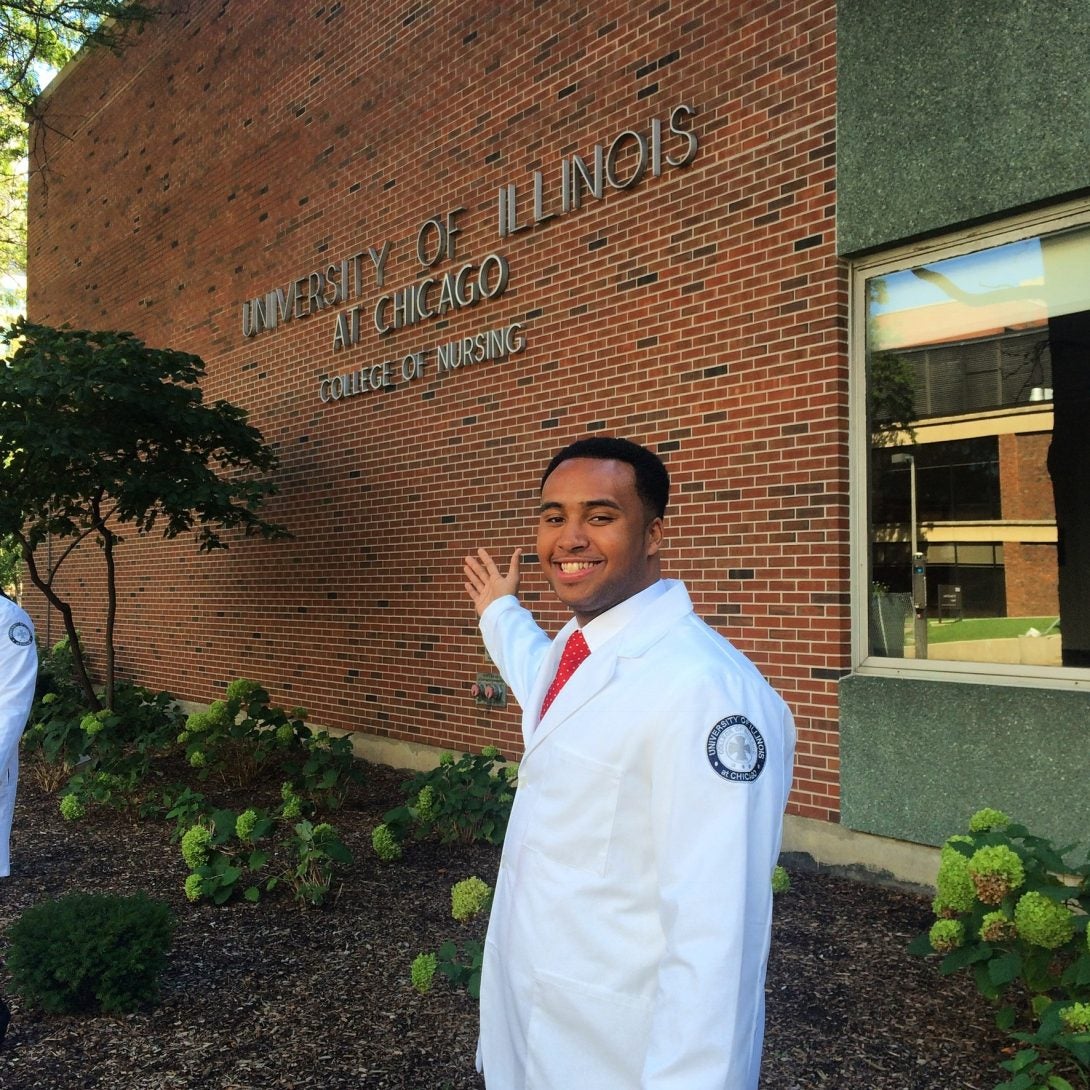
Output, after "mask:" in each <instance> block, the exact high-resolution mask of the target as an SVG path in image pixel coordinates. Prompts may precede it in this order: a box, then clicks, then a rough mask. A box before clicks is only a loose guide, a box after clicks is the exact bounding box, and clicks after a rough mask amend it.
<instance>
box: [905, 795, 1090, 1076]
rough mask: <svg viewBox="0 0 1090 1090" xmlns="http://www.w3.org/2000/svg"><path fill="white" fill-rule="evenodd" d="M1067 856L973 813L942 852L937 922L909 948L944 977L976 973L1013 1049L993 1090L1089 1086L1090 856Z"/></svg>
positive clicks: (992, 815)
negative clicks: (934, 958)
mask: <svg viewBox="0 0 1090 1090" xmlns="http://www.w3.org/2000/svg"><path fill="white" fill-rule="evenodd" d="M1071 851H1072V849H1071V848H1070V847H1066V848H1062V849H1057V848H1055V847H1054V846H1053V845H1052V844H1051V843H1050V842H1049V841H1048V840H1047V839H1044V838H1042V837H1038V836H1034V835H1032V834H1031V833H1030V832H1029V830H1028V829H1026V828H1025V827H1024V826H1022V825H1019V824H1016V823H1015V822H1013V821H1011V819H1010V818H1008V817H1007V816H1006V815H1005V814H1004V813H1002V812H1001V811H999V810H995V809H991V808H987V809H984V810H979V811H978V812H977V813H975V814H974V815H973V816H972V818H971V819H970V821H969V832H968V834H967V835H966V834H958V835H954V836H951V837H950V838H949V839H948V840H947V841H946V843H945V844H944V845H943V847H942V849H941V852H940V855H939V871H938V876H937V879H936V883H935V884H936V896H935V900H934V902H933V903H932V908H933V910H934V913H935V916H936V920H935V923H934V924H933V925H932V926H931V928H930V930H929V931H928V932H927V933H926V934H924V935H921V936H919V937H918V938H917V939H916V940H915V942H913V943H912V945H911V947H910V950H911V951H912V952H913V953H916V954H931V953H937V954H941V955H942V960H941V962H940V963H939V971H940V972H941V973H942V974H944V975H948V974H951V973H956V972H959V971H962V970H965V971H970V972H972V974H973V978H974V980H975V982H976V986H977V989H978V990H979V991H980V992H981V994H982V995H984V996H985V997H986V998H987V999H989V1000H990V1001H992V1003H994V1004H995V1007H996V1024H997V1025H998V1026H999V1028H1000V1029H1003V1030H1006V1031H1008V1032H1009V1033H1010V1034H1011V1035H1012V1036H1013V1037H1014V1039H1015V1040H1016V1041H1017V1042H1018V1044H1019V1046H1020V1047H1019V1048H1018V1049H1017V1050H1016V1051H1015V1053H1014V1055H1013V1057H1012V1058H1011V1059H1008V1060H1005V1061H1004V1062H1003V1063H1002V1064H1001V1067H1002V1068H1003V1069H1004V1070H1005V1071H1007V1072H1008V1073H1009V1075H1010V1078H1009V1079H1007V1080H1006V1081H1005V1082H1002V1083H1000V1084H999V1085H998V1086H997V1087H996V1090H1074V1087H1075V1086H1076V1085H1078V1086H1083V1087H1086V1086H1090V945H1088V942H1090V936H1088V931H1087V913H1088V912H1090V854H1088V855H1087V861H1086V862H1084V863H1082V864H1081V865H1077V864H1073V863H1069V862H1067V860H1066V859H1065V856H1067V855H1068V854H1070V852H1071ZM1072 1078H1075V1079H1077V1080H1078V1082H1077V1083H1072V1081H1071V1079H1072Z"/></svg>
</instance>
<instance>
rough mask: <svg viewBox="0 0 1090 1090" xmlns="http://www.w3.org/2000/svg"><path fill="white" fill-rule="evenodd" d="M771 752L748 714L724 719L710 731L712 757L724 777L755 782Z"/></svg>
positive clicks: (739, 781)
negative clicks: (748, 717) (747, 716)
mask: <svg viewBox="0 0 1090 1090" xmlns="http://www.w3.org/2000/svg"><path fill="white" fill-rule="evenodd" d="M767 756H768V751H767V748H766V747H765V740H764V738H763V737H761V732H760V731H759V730H758V729H757V728H756V727H755V726H754V725H753V724H752V723H751V722H750V721H749V720H748V719H747V718H746V717H745V716H744V715H728V716H727V717H726V718H725V719H720V720H719V722H718V723H716V724H715V726H714V727H712V729H711V731H710V732H709V734H708V761H709V763H710V764H711V766H712V768H713V769H714V770H715V772H716V774H717V775H719V776H722V777H723V779H724V780H731V781H734V782H736V783H752V782H753V781H754V780H755V779H756V778H757V777H758V776H759V775H760V774H761V770H762V769H763V768H764V766H765V760H766V759H767Z"/></svg>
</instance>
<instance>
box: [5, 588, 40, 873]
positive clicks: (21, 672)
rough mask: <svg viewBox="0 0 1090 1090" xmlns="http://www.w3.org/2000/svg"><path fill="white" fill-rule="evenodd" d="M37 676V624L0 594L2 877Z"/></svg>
mask: <svg viewBox="0 0 1090 1090" xmlns="http://www.w3.org/2000/svg"><path fill="white" fill-rule="evenodd" d="M37 676H38V651H37V648H36V647H35V645H34V624H33V622H32V621H31V619H30V618H29V617H28V616H27V614H26V613H24V612H23V610H22V609H21V608H20V607H19V606H17V605H16V604H15V603H14V602H13V601H12V600H11V599H10V598H7V597H5V596H4V595H3V594H2V593H0V878H6V877H7V876H8V874H9V873H10V854H9V853H10V846H9V845H10V837H11V819H12V815H13V814H14V812H15V786H16V783H17V781H18V779H19V739H20V738H21V737H22V735H23V728H24V727H25V726H26V721H27V718H28V716H29V715H30V707H31V705H32V704H33V703H34V683H35V680H36V679H37Z"/></svg>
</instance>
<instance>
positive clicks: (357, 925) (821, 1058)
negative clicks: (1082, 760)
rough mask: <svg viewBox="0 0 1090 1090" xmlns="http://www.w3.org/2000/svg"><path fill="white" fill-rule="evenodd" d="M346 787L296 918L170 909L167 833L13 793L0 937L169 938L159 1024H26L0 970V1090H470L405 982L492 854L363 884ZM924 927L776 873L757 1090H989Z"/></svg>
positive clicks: (361, 837) (361, 793)
mask: <svg viewBox="0 0 1090 1090" xmlns="http://www.w3.org/2000/svg"><path fill="white" fill-rule="evenodd" d="M365 767H366V773H367V775H366V777H365V782H364V783H363V785H362V786H357V787H353V789H352V790H351V792H350V794H349V796H348V798H347V800H346V803H345V805H344V807H343V808H342V809H341V810H339V811H337V812H336V813H334V814H333V815H331V817H330V820H331V821H332V822H333V824H334V825H335V826H336V828H337V830H338V832H339V833H340V835H341V837H342V839H343V840H344V842H345V844H346V845H347V846H348V847H349V848H350V849H351V851H352V853H353V856H354V862H353V863H352V865H351V866H349V867H346V868H343V869H341V870H340V871H339V873H338V876H337V878H336V879H335V881H334V886H333V889H332V892H331V896H330V898H329V902H328V904H327V905H326V906H324V907H322V908H313V909H309V910H306V909H302V908H300V907H298V906H297V905H296V903H295V902H294V901H293V900H292V899H291V898H290V896H288V895H287V894H286V893H283V891H281V890H277V891H274V892H273V893H272V894H270V895H267V896H265V897H263V899H262V900H260V901H259V902H258V903H257V904H249V903H247V902H244V901H232V902H231V903H229V904H227V905H225V906H222V907H216V906H214V905H212V904H210V903H208V902H207V901H203V902H200V903H198V904H191V903H190V902H189V901H187V900H186V897H185V895H184V892H183V882H184V880H185V877H186V874H187V871H188V868H187V867H186V866H185V864H184V863H183V861H182V858H181V855H180V852H179V848H178V845H177V844H176V843H174V842H172V840H171V832H172V828H171V826H169V825H166V824H163V823H159V822H140V821H135V820H133V819H132V818H130V817H127V816H126V815H124V814H121V813H116V812H112V811H96V812H94V813H92V814H91V815H90V816H89V817H88V818H86V819H84V820H83V821H80V822H76V823H69V822H65V821H64V820H62V818H61V816H60V814H59V811H58V805H57V799H56V797H55V796H53V795H50V794H48V793H46V792H44V791H42V790H41V788H40V787H39V786H38V785H37V784H35V783H34V781H33V778H32V776H31V775H29V774H28V775H26V776H24V778H23V781H22V782H21V784H20V792H19V801H18V804H17V807H16V813H15V829H14V832H13V837H12V849H13V873H12V877H11V878H9V879H6V880H0V936H2V933H3V932H4V931H5V930H6V928H7V927H8V925H9V924H11V923H12V922H13V921H14V920H16V919H17V918H18V917H19V915H20V914H21V913H22V912H23V911H24V910H25V909H27V908H29V907H30V906H31V905H33V904H36V903H38V902H39V901H42V900H44V899H46V898H51V897H58V896H60V895H61V894H63V893H65V892H67V891H69V890H83V891H90V892H110V893H122V894H128V893H133V892H136V891H144V892H146V893H148V894H149V895H150V896H152V897H155V898H159V899H162V900H164V901H167V902H168V903H169V904H170V905H171V907H172V909H173V910H174V912H175V914H176V917H177V931H176V933H175V937H174V943H173V946H172V949H171V954H170V959H169V967H168V969H167V972H166V973H165V975H164V977H163V980H162V994H161V999H160V1003H159V1005H158V1006H156V1007H155V1008H153V1009H150V1010H146V1011H141V1012H139V1013H136V1014H132V1015H127V1016H124V1017H92V1018H76V1017H69V1016H57V1015H43V1014H40V1013H36V1012H35V1011H33V1010H27V1009H25V1008H24V1007H23V1006H22V1004H21V1003H20V999H19V996H17V995H12V994H11V982H10V978H9V977H8V976H7V974H6V972H5V971H4V970H3V969H0V994H3V995H5V996H6V997H7V999H8V1001H9V1003H10V1005H11V1006H12V1008H13V1015H14V1017H13V1020H12V1025H11V1028H10V1029H9V1031H8V1036H7V1040H6V1041H5V1043H4V1045H3V1046H0V1087H3V1088H4V1090H69V1088H71V1090H76V1088H79V1090H120V1088H125V1090H181V1088H190V1087H193V1088H196V1087H200V1088H202V1090H203V1088H207V1090H266V1088H284V1090H295V1088H309V1087H313V1088H320V1090H342V1088H343V1090H386V1088H390V1090H394V1088H397V1090H443V1088H447V1090H481V1088H482V1087H483V1085H484V1084H483V1082H482V1081H481V1080H480V1079H479V1077H478V1076H477V1075H476V1074H475V1072H474V1070H473V1054H474V1049H475V1041H476V1033H477V1025H476V1004H475V1002H474V1001H473V1000H472V999H470V998H469V997H468V995H466V994H465V993H464V992H460V991H454V990H453V989H452V988H450V987H449V986H448V985H447V984H446V983H445V981H442V980H440V979H437V980H436V982H435V985H434V987H433V989H432V991H431V992H430V993H429V994H428V995H426V996H421V995H419V994H417V993H416V992H415V991H414V990H413V989H412V988H411V986H410V984H409V965H410V963H411V962H412V959H413V958H414V957H415V955H416V954H417V953H419V952H421V951H428V950H435V949H436V948H437V947H438V945H439V944H440V942H442V941H443V940H444V939H447V938H452V937H457V938H470V937H477V938H479V937H480V936H481V933H482V931H483V923H482V921H475V922H472V923H470V924H468V925H461V924H458V923H456V922H455V921H454V920H453V919H452V918H451V916H450V887H451V886H452V885H453V884H454V883H455V882H457V881H459V880H461V879H463V878H466V877H469V876H470V875H477V876H479V877H481V878H483V879H484V880H485V881H487V882H488V883H489V884H491V883H492V882H493V881H494V879H495V872H496V865H497V861H498V855H499V852H498V849H496V848H493V847H490V846H487V845H455V846H446V845H440V844H436V843H431V842H426V843H420V844H414V845H410V846H408V847H407V850H406V852H405V855H404V857H403V859H401V860H400V861H398V862H395V863H382V862H380V861H379V860H378V859H377V858H376V857H375V855H374V852H373V851H372V849H371V829H372V828H373V826H374V825H375V824H376V823H378V822H379V821H380V820H381V817H382V815H383V814H384V813H385V812H386V811H387V810H388V809H390V808H391V807H393V806H395V805H397V804H398V803H400V802H401V801H402V799H401V795H400V792H399V786H400V784H401V783H402V782H403V781H404V780H405V779H406V778H407V774H406V773H402V772H397V771H394V770H391V769H388V768H384V767H381V766H372V765H367V766H365ZM932 919H933V917H932V915H931V912H930V910H929V902H928V900H927V899H926V898H923V897H919V896H916V895H913V894H911V893H906V892H903V891H898V890H892V889H887V888H883V887H879V886H874V885H868V884H863V883H860V882H856V881H853V880H850V879H847V878H844V877H838V876H834V875H830V874H827V873H813V872H810V871H809V870H808V869H807V870H799V869H793V870H792V888H791V889H790V890H789V891H788V892H787V893H784V894H781V895H778V896H777V898H776V917H775V922H774V936H773V948H772V956H771V960H770V965H769V979H768V1013H767V1029H766V1038H765V1063H764V1074H763V1078H762V1084H761V1085H762V1088H763V1090H817V1088H826V1087H827V1088H829V1090H992V1087H994V1086H995V1085H996V1083H997V1082H999V1081H1000V1076H1001V1075H1002V1072H1001V1071H1000V1070H999V1067H998V1063H999V1060H1000V1059H1001V1058H1002V1057H1001V1053H1000V1049H1001V1048H1002V1047H1004V1046H1005V1045H1006V1044H1007V1039H1006V1037H1005V1036H1004V1035H1003V1034H1001V1033H999V1032H998V1031H997V1030H996V1029H995V1028H994V1026H993V1025H992V1021H991V1013H990V1011H989V1010H988V1008H987V1006H986V1005H985V1004H984V1002H983V1001H982V1000H981V999H980V998H979V996H978V995H977V994H976V991H975V989H974V988H973V986H972V982H971V981H970V980H968V979H963V978H956V979H955V978H947V979H943V978H940V977H939V976H938V974H937V972H936V970H935V967H934V964H933V963H932V962H930V961H925V960H921V959H919V958H914V957H912V956H910V955H909V954H907V953H906V951H905V947H906V946H907V944H908V942H909V941H910V940H911V939H912V938H913V937H914V936H915V935H916V934H917V933H918V932H920V931H921V930H924V929H926V928H927V927H928V926H929V925H930V923H931V922H932ZM5 948H6V942H5V940H4V939H3V938H2V937H0V956H2V953H3V950H4V949H5ZM500 1090H503V1088H500ZM572 1090H595V1088H593V1087H586V1088H572Z"/></svg>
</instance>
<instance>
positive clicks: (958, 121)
mask: <svg viewBox="0 0 1090 1090" xmlns="http://www.w3.org/2000/svg"><path fill="white" fill-rule="evenodd" d="M1088 58H1090V2H1087V0H1033V2H1030V0H913V2H912V3H904V2H896V0H894V2H890V0H840V3H838V5H837V80H838V93H837V224H838V226H837V234H838V248H839V250H840V252H841V253H842V254H851V253H855V252H861V251H865V250H870V249H875V248H877V247H881V246H886V245H889V244H891V243H893V242H898V241H903V240H906V239H910V238H912V237H915V236H919V235H924V234H929V233H936V232H939V231H943V230H946V229H948V228H951V227H954V226H957V225H961V224H966V223H970V222H973V221H977V220H982V219H988V218H992V217H996V216H999V215H1003V214H1006V213H1008V212H1010V211H1012V210H1015V209H1020V208H1025V207H1030V206H1033V205H1037V204H1042V203H1046V202H1051V201H1055V200H1058V199H1061V198H1064V197H1072V196H1075V195H1077V194H1079V193H1080V192H1085V191H1087V190H1088V189H1090V77H1088V74H1087V73H1088V68H1087V63H1088Z"/></svg>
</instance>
